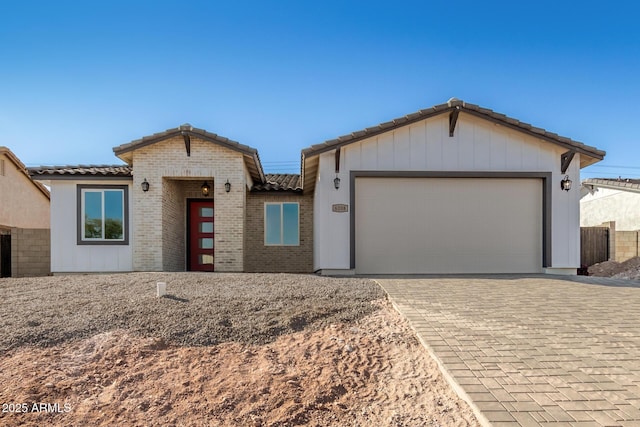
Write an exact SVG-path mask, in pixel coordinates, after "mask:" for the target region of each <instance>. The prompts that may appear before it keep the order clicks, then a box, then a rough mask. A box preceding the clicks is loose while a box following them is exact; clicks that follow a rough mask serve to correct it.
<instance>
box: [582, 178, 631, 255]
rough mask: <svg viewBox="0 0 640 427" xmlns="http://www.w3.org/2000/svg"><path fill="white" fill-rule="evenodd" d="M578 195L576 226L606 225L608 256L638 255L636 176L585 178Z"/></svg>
mask: <svg viewBox="0 0 640 427" xmlns="http://www.w3.org/2000/svg"><path fill="white" fill-rule="evenodd" d="M580 195H581V198H580V226H581V227H602V226H605V227H608V228H609V229H610V238H609V258H610V259H613V260H616V261H619V262H622V261H626V260H628V259H629V258H633V257H636V256H639V255H640V232H639V230H640V179H622V178H618V179H608V178H590V179H586V180H584V181H583V182H582V187H581V189H580Z"/></svg>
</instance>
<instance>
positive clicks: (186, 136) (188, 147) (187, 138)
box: [180, 131, 191, 157]
mask: <svg viewBox="0 0 640 427" xmlns="http://www.w3.org/2000/svg"><path fill="white" fill-rule="evenodd" d="M180 133H181V134H182V137H183V138H184V148H185V149H186V150H187V157H191V137H190V136H189V134H188V133H187V132H185V131H182V132H180Z"/></svg>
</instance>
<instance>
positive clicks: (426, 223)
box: [352, 176, 545, 274]
mask: <svg viewBox="0 0 640 427" xmlns="http://www.w3.org/2000/svg"><path fill="white" fill-rule="evenodd" d="M354 187H355V188H354V189H355V192H354V195H353V213H352V215H353V222H352V224H353V232H354V236H352V242H353V243H354V248H353V250H354V251H355V254H352V259H355V271H356V273H358V274H445V273H540V272H542V271H543V234H544V233H543V229H544V227H543V219H544V218H543V216H544V208H545V206H544V201H543V179H541V178H529V177H515V178H510V177H488V178H476V177H473V178H470V177H406V176H402V177H356V178H355V184H354Z"/></svg>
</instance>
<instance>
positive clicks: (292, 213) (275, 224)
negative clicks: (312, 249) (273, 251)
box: [264, 203, 300, 246]
mask: <svg viewBox="0 0 640 427" xmlns="http://www.w3.org/2000/svg"><path fill="white" fill-rule="evenodd" d="M299 212H300V206H299V204H298V203H265V204H264V244H265V245H280V246H298V245H299V244H300V230H299V225H298V221H299V216H300V215H299Z"/></svg>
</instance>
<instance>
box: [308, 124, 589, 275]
mask: <svg viewBox="0 0 640 427" xmlns="http://www.w3.org/2000/svg"><path fill="white" fill-rule="evenodd" d="M565 151H567V150H566V149H564V148H562V147H560V146H557V145H555V144H552V143H548V142H545V141H543V140H539V139H537V138H534V137H530V136H528V135H525V134H523V133H520V132H517V131H514V130H511V129H508V128H505V127H503V126H500V125H497V124H493V123H491V122H488V121H485V120H482V119H479V118H475V117H473V116H469V115H467V114H464V113H461V114H460V116H459V118H458V123H457V126H456V130H455V134H454V136H453V137H449V121H448V115H446V114H443V115H440V116H436V117H433V118H430V119H426V120H423V121H421V122H418V123H414V124H411V125H407V126H405V127H402V128H399V129H395V130H392V131H390V132H387V133H384V134H381V135H378V136H375V137H371V138H368V139H365V140H362V141H359V142H355V143H353V144H350V145H347V146H344V147H342V152H341V156H340V163H341V165H340V174H339V177H340V179H341V187H340V189H339V190H335V188H334V185H333V179H334V178H335V176H336V175H335V151H330V152H326V153H323V154H321V155H320V163H319V168H318V175H317V181H316V186H315V196H314V197H315V199H314V269H315V270H320V269H323V270H333V269H337V270H342V269H349V268H350V259H351V258H350V214H348V213H335V212H332V210H331V206H332V204H336V203H343V204H349V203H350V188H349V176H350V171H452V172H454V171H455V172H460V171H476V172H505V171H512V172H551V173H552V178H551V189H552V194H551V203H552V218H551V230H552V247H551V255H552V258H551V261H552V264H551V266H552V267H553V268H557V269H575V268H577V267H579V264H580V229H579V216H580V211H579V190H578V189H577V187H578V184H577V183H579V182H580V168H579V165H580V155H579V154H576V155H575V157H574V159H573V161H572V162H571V165H570V166H569V169H568V170H567V172H566V174H568V175H569V177H570V179H571V180H572V181H573V182H574V189H572V190H571V191H569V192H566V191H562V190H561V189H560V181H561V180H562V178H563V176H564V175H563V174H561V173H560V156H561V154H562V153H564V152H565Z"/></svg>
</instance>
